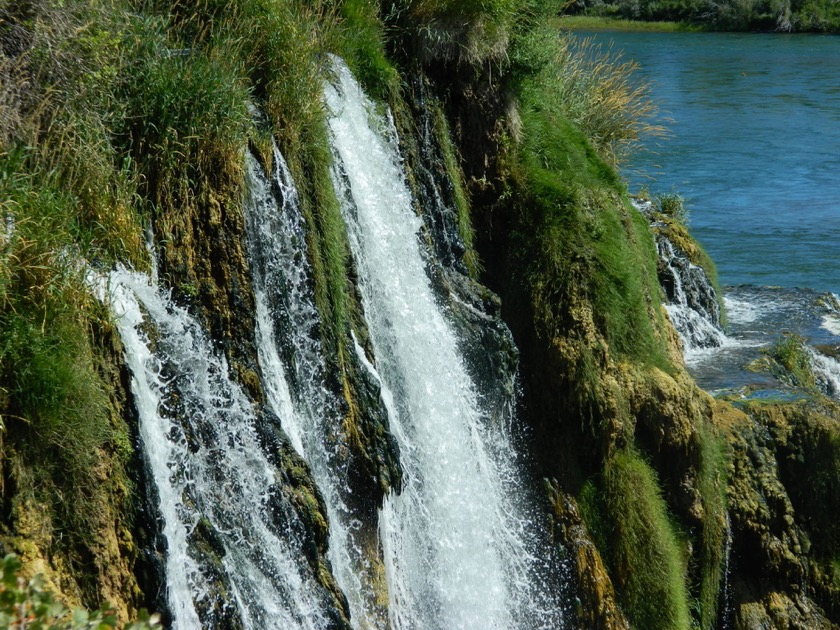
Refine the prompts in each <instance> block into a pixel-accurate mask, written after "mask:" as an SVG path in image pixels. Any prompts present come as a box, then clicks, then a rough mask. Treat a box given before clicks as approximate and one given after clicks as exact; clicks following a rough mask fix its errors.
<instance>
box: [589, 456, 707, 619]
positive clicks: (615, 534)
mask: <svg viewBox="0 0 840 630" xmlns="http://www.w3.org/2000/svg"><path fill="white" fill-rule="evenodd" d="M600 490H601V492H602V493H603V496H602V498H601V501H602V506H601V507H602V509H603V512H602V514H601V516H600V519H601V525H600V527H601V528H602V529H603V528H604V527H609V528H610V531H608V533H607V535H606V536H603V535H602V536H600V538H601V540H602V544H604V542H603V541H605V540H606V544H607V548H606V549H602V552H603V551H606V554H605V556H606V557H607V558H608V562H609V564H610V566H611V568H612V571H611V574H612V575H613V576H614V578H615V580H616V582H617V583H618V586H619V593H620V599H621V600H622V603H623V605H624V607H625V610H626V611H627V613H628V615H629V616H630V619H631V621H632V623H633V625H634V627H639V628H646V629H650V630H656V629H659V628H661V629H663V630H664V629H668V630H671V629H674V628H689V627H690V625H691V623H690V615H689V598H688V592H687V589H686V566H685V560H684V550H683V549H682V543H681V541H680V537H679V536H678V535H677V533H676V531H675V529H674V525H673V524H672V522H671V518H670V516H669V513H668V509H667V506H666V504H665V501H664V500H663V499H662V496H661V493H660V490H659V485H658V483H657V480H656V476H655V473H654V472H653V470H652V468H651V467H650V465H649V464H648V463H647V462H645V461H644V459H642V457H641V456H640V455H639V454H638V453H637V452H636V451H635V450H633V449H628V450H624V451H619V452H617V453H616V454H615V455H614V457H613V458H612V459H611V460H609V461H607V462H606V465H605V468H604V471H603V476H602V478H601V480H600ZM588 503H589V505H588V507H587V508H586V509H585V510H584V514H585V515H587V514H588V515H591V513H592V511H593V506H592V502H591V500H590V501H589V502H588ZM595 509H596V510H597V509H598V506H595ZM590 518H591V516H590ZM607 523H608V524H609V525H607ZM598 538H599V537H598V536H596V541H597V540H598Z"/></svg>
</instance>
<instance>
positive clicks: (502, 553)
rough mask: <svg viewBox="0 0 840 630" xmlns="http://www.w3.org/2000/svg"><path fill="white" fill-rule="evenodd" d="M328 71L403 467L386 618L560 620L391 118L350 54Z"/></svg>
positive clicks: (385, 524) (419, 624) (390, 509)
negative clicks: (427, 254)
mask: <svg viewBox="0 0 840 630" xmlns="http://www.w3.org/2000/svg"><path fill="white" fill-rule="evenodd" d="M333 71H334V74H335V81H334V82H332V83H328V84H327V85H326V86H325V99H326V103H327V107H328V110H329V127H330V132H331V140H332V145H333V153H334V158H335V167H334V172H333V177H334V183H335V186H336V191H337V194H338V196H339V199H340V201H341V203H342V212H343V214H344V218H345V222H346V223H347V228H348V235H349V238H350V244H351V249H352V252H353V255H354V258H355V262H356V265H357V269H358V273H359V288H360V292H361V294H362V300H363V304H364V308H365V313H366V315H367V319H368V324H369V328H370V334H371V339H372V343H373V348H374V352H375V355H376V357H377V364H376V371H377V373H378V376H379V378H381V380H382V382H383V385H384V388H383V390H384V391H387V392H390V393H391V395H392V409H391V417H390V421H391V429H392V431H393V432H394V434H395V435H396V437H397V440H398V442H399V445H400V452H401V463H402V466H403V470H404V480H403V490H402V493H401V494H399V495H393V494H392V495H389V496H388V497H387V498H386V501H385V504H384V506H383V508H382V510H381V513H380V536H381V539H382V545H383V549H384V554H385V567H386V576H387V582H388V588H389V598H390V607H389V615H390V620H391V623H392V625H393V626H394V627H395V628H425V629H434V628H446V629H450V628H510V627H524V628H538V627H544V628H560V627H562V626H563V615H562V610H561V606H560V604H559V603H558V601H557V599H558V596H557V593H556V591H552V589H551V588H549V587H548V586H547V585H546V578H545V575H544V573H543V572H542V570H543V569H544V567H542V566H540V561H539V560H538V559H537V558H538V557H539V555H540V554H541V553H547V552H545V550H544V549H536V548H534V547H535V543H534V544H532V541H536V540H539V534H538V533H537V531H536V530H537V528H536V527H535V523H534V522H533V519H534V518H535V517H534V516H533V515H532V514H530V513H529V512H528V510H527V509H526V508H525V507H524V506H523V505H522V504H521V502H520V501H519V499H520V498H521V497H520V495H519V487H518V484H517V481H516V479H517V478H518V474H517V470H516V468H515V466H514V464H513V461H512V460H513V454H512V448H511V445H510V443H509V439H508V436H507V435H506V434H505V432H504V428H503V426H501V423H495V424H494V423H493V422H492V421H491V420H490V419H489V418H488V416H487V415H486V414H483V413H482V411H481V406H480V404H479V401H478V396H477V394H476V389H477V388H476V385H475V384H474V383H473V382H472V380H471V378H470V377H469V375H468V373H467V370H466V368H465V365H464V362H463V359H462V356H461V355H460V353H459V351H458V338H457V336H456V333H455V331H454V329H453V326H452V325H451V323H450V322H449V321H448V320H447V318H446V317H445V316H444V313H443V312H442V308H441V306H440V304H439V303H438V302H437V300H436V297H435V295H434V292H433V289H432V286H431V283H430V280H429V277H428V275H427V269H426V265H425V263H424V257H423V255H422V253H421V248H420V242H419V239H418V231H419V229H420V225H421V222H420V219H419V218H418V217H417V216H416V215H415V214H414V212H413V210H412V200H411V196H410V193H409V191H408V189H407V187H406V184H405V175H404V173H403V171H402V168H401V160H400V156H399V152H398V149H397V139H396V134H395V131H394V130H393V125H390V124H389V122H390V121H389V120H386V119H385V118H383V117H382V116H379V115H377V114H376V112H375V108H374V106H373V105H372V103H371V102H370V101H369V100H368V99H367V98H366V97H365V96H364V94H363V93H362V91H361V89H360V88H359V86H358V84H357V83H356V82H355V80H354V79H353V77H352V75H351V73H350V71H349V70H348V69H347V67H346V66H345V65H344V64H343V62H341V61H340V60H338V59H334V60H333Z"/></svg>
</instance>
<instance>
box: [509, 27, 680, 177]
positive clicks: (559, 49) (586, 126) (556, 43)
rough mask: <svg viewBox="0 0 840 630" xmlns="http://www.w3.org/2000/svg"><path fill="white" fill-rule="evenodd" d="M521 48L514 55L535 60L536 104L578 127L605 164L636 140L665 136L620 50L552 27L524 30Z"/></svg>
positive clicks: (644, 87)
mask: <svg viewBox="0 0 840 630" xmlns="http://www.w3.org/2000/svg"><path fill="white" fill-rule="evenodd" d="M522 47H523V48H525V51H524V52H523V51H520V52H519V53H518V54H519V55H523V54H524V55H529V56H530V57H531V58H532V59H531V63H533V62H534V58H536V60H537V62H538V63H540V64H541V67H540V68H539V70H538V72H537V73H536V77H535V79H534V80H535V81H536V82H537V83H538V85H539V89H540V92H541V95H542V99H543V104H542V106H543V107H544V108H545V109H547V110H551V111H555V112H557V113H561V114H562V115H563V116H565V117H566V118H568V119H569V120H571V121H573V122H574V123H575V124H576V125H578V126H579V127H580V128H581V129H582V130H583V132H584V133H585V134H586V135H587V137H588V138H589V140H590V141H591V142H592V143H593V145H594V146H595V147H596V149H597V150H598V152H599V153H600V154H601V155H602V156H603V157H604V158H605V159H606V160H607V161H608V162H610V163H611V164H613V165H618V164H621V163H622V162H623V161H624V160H625V159H626V158H627V157H628V156H629V155H630V154H631V153H632V152H633V151H636V150H638V149H639V148H640V147H641V144H640V140H641V139H642V138H646V137H647V138H649V137H651V136H653V137H662V136H664V135H665V133H666V129H665V127H664V126H663V125H661V124H660V123H658V122H655V121H656V116H657V114H658V109H657V107H656V105H655V103H654V101H653V100H652V98H651V86H650V84H649V83H648V82H647V81H645V80H644V79H642V78H641V77H640V76H639V74H638V72H637V70H638V64H636V63H635V62H634V61H631V60H624V59H623V58H622V55H621V53H620V52H619V53H615V52H613V51H612V50H611V49H610V48H604V47H603V46H601V45H600V44H598V43H596V42H595V41H594V40H593V39H592V38H578V37H575V36H574V35H571V34H568V33H566V34H558V33H557V32H556V29H553V28H552V29H550V30H545V29H540V30H538V31H536V32H534V33H532V34H530V35H529V41H527V42H525V43H524V44H523V45H522ZM534 47H539V50H538V51H534V50H533V48H534ZM529 48H530V49H532V50H528V49H529Z"/></svg>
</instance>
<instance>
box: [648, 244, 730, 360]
mask: <svg viewBox="0 0 840 630" xmlns="http://www.w3.org/2000/svg"><path fill="white" fill-rule="evenodd" d="M656 248H657V251H658V252H659V261H660V265H659V281H660V283H661V284H662V287H663V288H664V289H665V294H666V296H667V298H668V302H667V304H666V305H665V309H666V310H667V311H668V316H669V317H670V318H671V323H672V324H674V328H676V329H677V332H678V333H679V334H680V338H681V339H682V341H683V346H684V348H685V351H686V353H691V352H692V351H694V350H699V349H702V348H719V347H720V346H723V345H724V344H725V343H726V335H725V334H724V332H723V327H722V325H721V317H720V304H719V303H718V299H717V292H716V291H715V289H714V286H713V285H712V283H711V281H710V280H709V277H708V276H707V275H706V272H705V270H704V269H703V268H702V267H699V266H697V265H695V264H694V263H692V262H691V261H690V260H688V258H687V257H686V256H685V254H683V253H682V252H679V251H678V250H677V249H676V248H675V247H674V244H673V243H671V241H670V240H668V238H667V237H666V236H664V235H662V234H659V235H657V237H656Z"/></svg>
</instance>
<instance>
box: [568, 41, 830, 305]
mask: <svg viewBox="0 0 840 630" xmlns="http://www.w3.org/2000/svg"><path fill="white" fill-rule="evenodd" d="M579 35H592V36H594V37H595V39H596V41H598V42H602V43H603V44H604V45H608V44H609V42H612V45H613V50H614V51H618V50H621V51H623V54H624V57H625V58H630V59H633V60H635V61H636V62H637V63H638V64H639V66H640V73H641V75H642V76H644V77H647V78H648V79H649V80H650V81H651V82H652V83H653V85H654V97H655V100H656V101H657V102H658V103H659V105H660V107H661V109H662V116H663V117H667V118H670V119H671V120H670V121H667V122H666V124H667V125H668V127H669V128H670V130H671V134H670V139H669V140H666V141H664V142H660V143H656V142H653V141H651V142H648V143H647V147H648V149H649V151H643V152H641V153H639V154H638V155H637V156H635V157H634V159H633V162H632V163H631V164H629V165H628V166H627V168H626V169H625V173H626V175H627V177H628V179H629V180H630V184H631V190H638V189H639V188H640V187H642V186H646V187H647V188H648V189H649V190H650V192H652V193H670V192H677V193H679V194H681V195H682V196H683V197H684V198H685V201H686V205H687V208H688V210H689V213H690V226H691V229H692V233H693V234H694V235H695V237H696V238H697V239H698V240H699V241H700V242H701V244H702V245H703V246H704V247H705V249H706V250H707V251H708V252H709V254H710V255H711V256H712V258H713V259H714V261H715V262H716V264H717V267H718V271H719V273H720V281H721V284H723V285H737V284H752V285H774V286H782V287H808V288H811V289H816V290H819V291H832V292H834V293H840V38H838V37H836V36H816V35H774V34H743V33H739V34H732V33H725V34H724V33H625V32H598V33H579Z"/></svg>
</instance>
